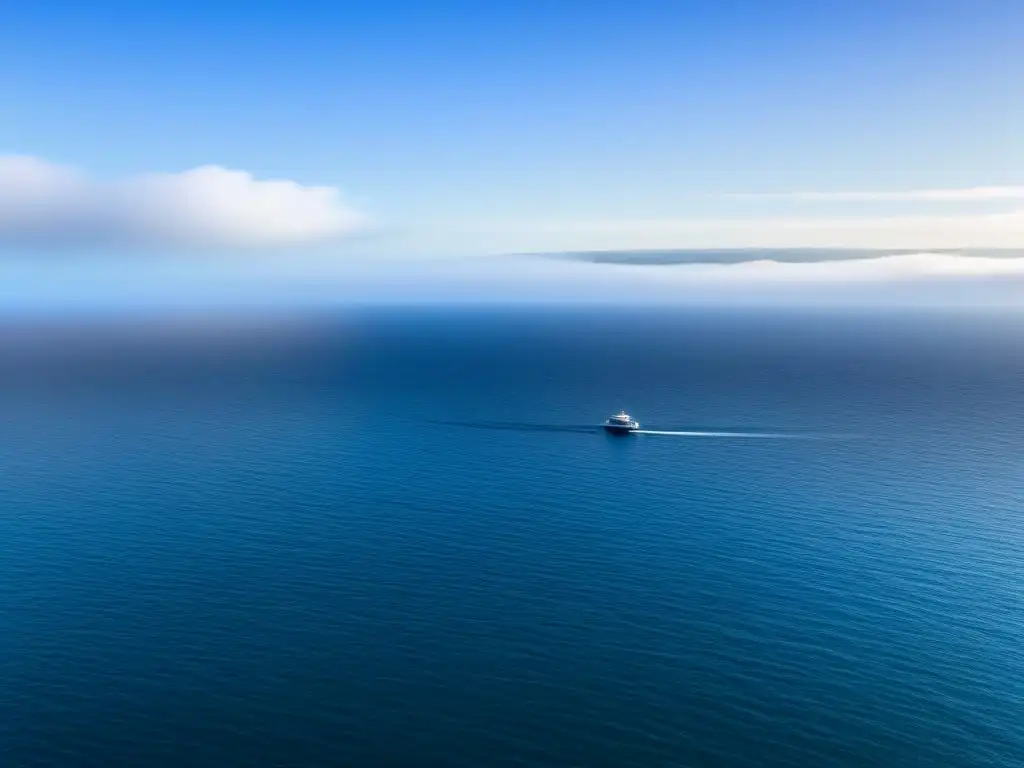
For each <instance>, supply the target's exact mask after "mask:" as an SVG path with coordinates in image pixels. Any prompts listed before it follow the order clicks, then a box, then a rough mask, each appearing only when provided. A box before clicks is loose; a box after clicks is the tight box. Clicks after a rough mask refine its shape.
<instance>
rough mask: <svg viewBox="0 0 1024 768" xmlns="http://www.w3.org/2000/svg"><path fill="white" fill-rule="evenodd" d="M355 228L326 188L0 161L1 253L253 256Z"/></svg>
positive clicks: (348, 211) (195, 173) (216, 174)
mask: <svg viewBox="0 0 1024 768" xmlns="http://www.w3.org/2000/svg"><path fill="white" fill-rule="evenodd" d="M364 224H365V221H364V218H363V216H362V215H361V214H360V213H359V212H358V211H356V210H355V209H353V208H352V207H350V206H349V205H348V204H347V203H346V202H345V201H344V200H343V199H342V197H341V195H340V193H339V191H338V190H337V189H336V188H334V187H311V186H303V185H301V184H298V183H296V182H294V181H288V180H260V179H255V178H253V176H252V175H251V174H249V173H246V172H245V171H236V170H229V169H227V168H222V167H220V166H215V165H210V166H203V167H200V168H195V169H192V170H189V171H185V172H183V173H155V174H146V175H141V176H133V177H129V178H124V179H117V180H114V181H99V180H96V179H91V178H89V177H87V176H85V175H83V174H81V173H79V172H77V171H76V170H74V169H71V168H67V167H64V166H60V165H54V164H52V163H48V162H46V161H43V160H40V159H37V158H34V157H26V156H0V245H15V246H21V247H27V246H146V247H158V248H159V247H199V248H206V247H211V248H259V247H271V246H283V245H293V244H304V243H316V242H323V241H330V240H335V239H338V238H342V237H345V236H347V235H351V234H353V233H356V232H358V231H360V230H361V229H362V228H363V226H364Z"/></svg>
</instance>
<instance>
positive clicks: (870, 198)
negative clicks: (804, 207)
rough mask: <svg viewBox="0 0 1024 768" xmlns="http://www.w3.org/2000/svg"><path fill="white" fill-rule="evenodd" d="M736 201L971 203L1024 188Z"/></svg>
mask: <svg viewBox="0 0 1024 768" xmlns="http://www.w3.org/2000/svg"><path fill="white" fill-rule="evenodd" d="M727 197H730V198H732V199H736V200H798V201H807V202H815V201H821V202H853V203H856V202H864V203H874V202H880V203H899V202H908V203H912V202H923V203H969V202H986V201H990V200H1024V187H1006V186H1004V187H967V188H962V189H908V190H896V191H891V190H890V191H882V190H875V191H871V190H866V191H859V192H858V191H851V192H735V193H732V194H729V195H727Z"/></svg>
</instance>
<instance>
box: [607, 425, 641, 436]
mask: <svg viewBox="0 0 1024 768" xmlns="http://www.w3.org/2000/svg"><path fill="white" fill-rule="evenodd" d="M637 429H639V426H626V425H625V424H605V425H604V431H605V432H607V433H608V434H611V435H628V434H630V433H632V432H636V431H637Z"/></svg>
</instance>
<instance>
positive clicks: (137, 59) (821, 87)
mask: <svg viewBox="0 0 1024 768" xmlns="http://www.w3.org/2000/svg"><path fill="white" fill-rule="evenodd" d="M1022 51H1024V3H1021V2H1019V1H1016V0H1006V1H1003V0H975V1H974V2H960V1H953V0H888V1H886V2H882V1H880V0H865V1H861V2H838V1H835V2H833V1H829V0H819V1H818V2H796V1H794V0H776V1H775V2H751V1H750V0H739V1H738V2H729V3H717V2H685V1H682V0H680V1H677V2H665V1H662V0H648V1H647V2H639V3H626V2H604V3H595V2H576V1H575V0H550V1H549V2H517V3H504V4H502V3H484V2H477V3H471V2H418V1H415V0H406V1H405V2H395V1H393V0H392V1H391V2H388V1H386V0H385V1H382V2H373V3H370V2H346V3H310V2H302V1H301V0H293V1H292V2H260V3H253V4H237V5H235V4H211V3H201V2H191V1H182V2H175V3H160V2H157V3H139V2H102V1H101V2H92V3H80V2H74V3H72V2H61V1H60V0H54V1H51V2H46V3H28V4H23V5H20V6H11V7H10V8H8V9H7V10H6V12H5V14H4V17H3V23H2V24H0V93H2V98H0V154H20V155H31V156H35V157H37V158H41V159H43V160H45V161H48V162H53V163H59V164H66V165H72V166H76V167H79V168H81V169H83V170H84V171H86V172H88V173H89V174H91V175H93V176H95V177H98V178H99V179H105V178H118V177H125V176H133V175H137V174H144V173H151V172H180V171H185V170H187V169H190V168H194V167H196V166H203V165H211V164H212V165H218V166H224V167H226V168H231V169H242V170H245V171H247V172H250V173H252V174H253V175H254V176H255V177H257V178H286V179H293V180H296V181H298V182H300V183H302V184H322V185H329V186H336V187H339V188H341V189H342V190H343V191H344V193H345V196H346V198H347V200H348V201H349V202H350V203H351V204H352V205H353V206H355V207H356V208H357V209H359V210H360V211H361V212H363V213H365V214H366V215H367V216H368V217H370V218H371V219H372V220H373V222H374V224H375V225H376V226H377V227H378V228H379V229H380V230H381V231H382V233H381V234H378V235H377V236H375V237H373V238H371V240H372V241H373V242H372V243H369V244H367V243H365V242H357V243H355V244H353V245H350V246H347V250H349V251H361V249H365V250H366V252H367V253H369V252H378V251H379V252H381V253H399V254H406V253H407V254H410V255H414V254H419V253H424V254H444V253H477V252H480V253H491V252H501V251H517V250H546V249H552V250H557V249H561V248H590V247H597V248H599V247H612V248H620V247H672V246H675V245H678V246H680V247H685V246H691V245H693V246H705V245H715V244H723V245H730V244H739V245H753V244H761V243H759V242H758V237H760V234H759V232H760V231H761V230H759V229H758V228H757V227H758V226H759V225H758V222H767V223H766V225H765V226H766V227H767V229H766V230H765V234H764V239H765V242H764V243H763V244H766V245H801V244H803V243H801V242H792V243H788V242H784V240H785V237H786V236H788V235H786V234H782V235H780V234H778V233H777V232H775V230H772V229H771V227H772V224H771V222H772V221H774V220H775V219H780V218H781V219H784V220H790V219H793V218H797V219H799V220H800V221H801V222H803V221H806V220H809V219H816V220H820V221H821V222H822V225H821V226H822V227H824V228H826V229H827V228H828V226H829V222H830V221H831V220H832V218H831V217H840V218H842V217H848V216H854V217H857V218H861V217H867V218H868V219H871V220H873V219H872V217H890V216H895V217H912V218H913V220H914V222H916V223H914V224H913V225H912V227H911V228H914V227H916V229H915V230H914V231H915V232H916V231H929V227H930V224H929V223H928V219H929V217H932V216H936V217H940V218H944V217H948V216H960V215H972V214H974V213H983V214H985V213H1015V212H1017V211H1018V210H1019V209H1021V208H1024V201H1022V200H1021V199H1018V198H1021V197H1024V195H1022V194H1018V193H1013V194H1008V195H1005V196H1004V195H996V196H995V199H989V198H985V199H980V200H979V199H974V198H973V197H972V196H970V195H964V196H963V199H960V198H959V197H958V196H957V195H954V196H953V197H954V198H956V199H953V200H945V201H934V200H927V199H925V198H922V199H917V198H915V199H909V200H898V201H893V200H885V199H884V195H882V196H877V197H871V196H870V195H869V197H871V199H866V200H860V201H850V200H841V199H840V200H835V199H819V200H807V199H798V198H791V197H787V196H786V195H785V193H795V192H808V191H813V192H850V191H865V192H869V193H885V192H892V191H915V190H931V189H947V190H950V189H951V190H958V189H964V188H974V187H1013V186H1015V185H1016V186H1019V185H1021V184H1024V147H1022V144H1021V137H1022V136H1024V87H1022V84H1024V54H1022ZM735 193H782V194H781V195H780V196H778V197H759V196H756V195H755V196H751V197H742V196H740V197H736V196H735ZM1014 201H1015V202H1014ZM914 217H916V218H914ZM679 220H682V221H683V225H682V226H681V227H680V228H678V229H674V228H673V227H675V224H674V223H673V222H676V221H679ZM708 220H711V221H721V222H724V223H722V224H719V225H712V226H711V229H710V233H709V232H708V231H705V229H702V227H704V224H703V223H702V222H706V221H708ZM644 222H656V224H655V225H653V226H647V225H646V224H644ZM694 222H696V225H695V224H694ZM730 222H753V223H754V226H753V228H752V229H751V228H748V230H747V232H748V234H747V235H746V236H745V237H743V238H740V241H738V242H737V243H733V242H731V241H728V237H726V241H723V242H722V243H718V242H717V239H721V238H722V237H723V235H722V233H723V232H726V233H728V232H729V231H731V230H730V227H731V226H733V224H731V223H730ZM694 226H696V229H697V231H698V234H697V236H694V234H693V230H694ZM908 226H910V225H908ZM1014 226H1016V225H1014ZM839 229H840V230H841V227H840V228H839ZM641 230H642V231H641ZM652 230H656V232H657V234H656V235H650V232H651V231H652ZM798 230H799V228H798ZM788 231H789V230H786V232H788ZM800 231H803V230H800ZM815 232H816V233H817V234H816V235H815V237H813V238H811V239H812V240H814V241H815V243H817V242H818V241H820V240H821V239H822V237H824V239H825V240H826V241H829V237H831V235H822V234H821V232H819V231H818V230H815ZM1015 233H1016V230H1014V231H1013V232H1011V233H1010V234H1009V235H1006V237H1004V238H1002V239H998V238H997V240H998V242H995V243H980V244H996V245H1006V244H1009V245H1014V244H1017V243H1016V239H1020V243H1019V244H1020V245H1024V228H1021V231H1020V237H1019V238H1017V234H1015ZM801 236H802V235H797V236H795V237H794V239H795V240H800V238H801ZM901 237H902V236H901ZM1001 237H1002V236H1001ZM716 238H717V239H716ZM780 238H781V239H780ZM815 238H816V239H815ZM858 238H859V239H858ZM1015 238H1016V239H1015ZM903 239H904V240H905V239H906V238H905V237H903ZM939 239H940V240H941V237H939ZM832 240H834V242H832V241H829V242H828V243H827V244H835V245H843V244H851V243H848V242H847V241H849V240H851V236H848V235H847V234H843V233H842V232H841V231H839V233H838V234H836V235H835V236H834V237H832ZM852 240H855V241H857V242H853V243H852V244H854V245H871V244H873V243H871V242H870V237H867V239H865V238H863V237H859V236H856V237H852ZM896 240H899V241H900V242H899V243H898V244H900V245H905V243H903V242H902V240H901V238H900V237H897V238H895V239H894V242H895V241H896ZM1004 240H1005V242H1004ZM1011 241H1012V242H1011ZM880 244H881V245H886V244H887V243H880ZM944 244H945V243H943V242H934V243H922V245H923V246H924V245H928V246H932V245H935V246H938V245H944ZM949 244H950V245H963V244H964V243H960V242H951V243H949ZM967 244H971V243H967Z"/></svg>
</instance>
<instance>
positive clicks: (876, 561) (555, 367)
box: [0, 309, 1024, 768]
mask: <svg viewBox="0 0 1024 768" xmlns="http://www.w3.org/2000/svg"><path fill="white" fill-rule="evenodd" d="M1022 334H1024V318H1022V317H1020V316H1000V315H980V314H979V315H967V314H960V315H941V314H936V313H931V314H927V313H917V314H907V313H904V314H898V313H888V314H878V313H864V314H860V315H858V314H855V313H852V312H846V313H843V314H836V313H833V314H827V313H811V312H807V313H803V314H794V313H788V314H787V313H783V312H777V311H776V312H771V311H763V312H759V313H729V312H724V311H710V310H707V311H702V312H697V311H689V312H682V311H679V312H667V311H646V312H642V311H626V310H606V311H598V310H594V309H576V310H553V309H532V310H525V309H521V310H507V311H505V310H502V311H499V310H476V309H460V310H438V309H387V310H385V309H376V310H361V311H353V312H344V313H341V312H339V313H338V314H337V315H335V316H331V317H319V318H316V319H313V320H309V321H303V322H299V321H293V322H288V323H281V324H271V325H269V326H268V327H266V328H262V329H260V328H250V329H245V328H242V329H234V330H218V331H217V332H213V331H211V330H210V329H205V330H204V329H202V328H201V327H199V326H197V327H196V328H194V329H193V330H191V331H188V332H185V331H181V332H169V331H166V330H164V331H161V332H159V333H158V332H157V331H156V330H154V329H148V330H146V329H143V330H139V331H137V332H135V333H131V334H129V333H127V332H126V331H125V330H124V329H123V328H115V329H98V328H94V329H80V330H78V331H75V332H69V331H61V330H59V329H49V330H45V331H44V330H40V329H29V328H21V329H17V328H14V327H13V326H12V327H9V328H7V329H6V330H5V331H4V332H3V337H2V344H0V426H2V429H3V433H2V434H3V440H2V441H0V472H2V474H0V762H2V764H3V765H4V766H30V765H31V766H36V765H39V766H50V765H57V766H63V765H68V766H143V765H145V766H186V765H187V766H217V767H218V768H220V767H222V766H234V765H238V766H243V765H245V766H248V765H268V766H300V765H301V766H312V765H437V766H480V765H496V766H499V765H552V766H563V765H566V766H567V765H580V766H583V765H587V766H589V765H609V766H627V765H643V766H670V765H671V766H677V765H678V766H683V765H694V766H712V765H714V766H723V765H738V766H745V765H763V766H776V765H779V766H782V765H801V766H811V765H813V766H878V765H899V766H939V765H941V766H969V765H971V766H973V765H978V766H982V765H984V766H1017V765H1020V764H1021V761H1022V759H1024V597H1022V595H1024V554H1022V552H1024V463H1022V462H1024V458H1022V457H1024V355H1022V354H1021V343H1020V339H1021V337H1022ZM619 408H626V409H627V410H629V411H630V412H631V413H633V414H634V415H635V416H636V417H637V418H638V419H640V421H642V422H644V424H645V425H649V426H651V427H652V428H655V429H660V430H666V431H698V432H699V431H709V432H732V431H735V432H743V433H758V434H764V435H785V436H786V437H770V436H768V437H764V438H752V437H701V436H691V437H686V436H669V435H635V436H631V437H628V438H613V437H609V436H606V435H604V434H602V433H600V432H598V431H595V430H594V429H593V428H592V426H591V425H593V424H595V423H597V422H599V421H601V420H603V419H604V418H605V417H606V416H607V415H609V414H610V413H611V412H613V411H615V410H618V409H619Z"/></svg>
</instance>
